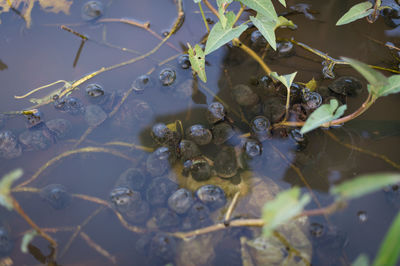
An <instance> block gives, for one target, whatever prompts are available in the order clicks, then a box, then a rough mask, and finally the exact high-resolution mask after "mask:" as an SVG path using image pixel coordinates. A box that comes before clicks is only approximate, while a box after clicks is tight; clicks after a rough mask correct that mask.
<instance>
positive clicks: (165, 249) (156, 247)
mask: <svg viewBox="0 0 400 266" xmlns="http://www.w3.org/2000/svg"><path fill="white" fill-rule="evenodd" d="M176 248H177V243H176V240H175V239H174V238H173V237H172V236H170V235H168V234H165V233H158V234H156V235H155V236H154V237H153V238H152V239H151V241H150V254H151V255H152V256H155V257H156V258H157V259H159V260H160V262H159V263H158V264H161V265H166V264H168V263H170V262H172V261H173V260H174V258H175V253H176Z"/></svg>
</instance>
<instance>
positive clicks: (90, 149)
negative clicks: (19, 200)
mask: <svg viewBox="0 0 400 266" xmlns="http://www.w3.org/2000/svg"><path fill="white" fill-rule="evenodd" d="M92 152H93V153H108V154H112V155H114V156H117V157H120V158H123V159H125V160H128V161H131V162H134V163H136V159H134V158H131V157H129V156H127V155H125V154H123V153H121V152H119V151H115V150H111V149H107V148H102V147H85V148H81V149H77V150H70V151H66V152H63V153H62V154H60V155H58V156H56V157H54V158H52V159H51V160H49V161H48V162H46V163H45V164H44V165H42V166H41V167H40V168H39V170H37V171H36V173H35V174H33V175H32V177H31V178H29V179H28V180H26V181H24V182H22V183H21V184H19V185H17V186H16V188H20V187H23V186H26V185H28V184H29V183H31V182H33V181H34V180H35V179H36V178H38V177H39V175H40V174H41V173H43V171H44V170H46V169H47V168H48V167H49V166H51V165H53V164H54V163H56V162H58V161H59V160H61V159H63V158H65V157H68V156H71V155H74V154H79V153H92Z"/></svg>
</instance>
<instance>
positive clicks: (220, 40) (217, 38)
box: [205, 12, 247, 55]
mask: <svg viewBox="0 0 400 266" xmlns="http://www.w3.org/2000/svg"><path fill="white" fill-rule="evenodd" d="M225 16H226V19H227V21H226V25H225V28H224V27H223V26H222V23H221V21H218V22H217V23H216V24H215V26H214V27H213V28H212V29H211V31H210V34H209V35H208V40H207V43H206V50H205V54H206V55H208V54H210V53H212V52H214V51H215V50H217V49H218V48H220V47H221V46H223V45H224V44H226V43H228V42H230V41H232V39H234V38H238V37H239V36H240V35H241V34H242V33H243V32H244V31H245V30H246V29H247V25H243V24H242V25H240V26H238V27H235V28H233V24H234V23H235V18H236V16H235V14H234V13H233V12H228V13H226V15H225Z"/></svg>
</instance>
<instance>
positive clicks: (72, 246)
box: [0, 0, 399, 265]
mask: <svg viewBox="0 0 400 266" xmlns="http://www.w3.org/2000/svg"><path fill="white" fill-rule="evenodd" d="M300 2H302V1H295V3H300ZM304 2H306V4H310V8H309V9H310V10H314V11H318V12H312V13H306V16H304V15H302V13H301V12H303V11H304V10H303V11H300V13H299V14H298V13H291V14H290V15H289V16H290V19H292V20H293V21H294V22H295V23H296V24H297V25H298V26H299V27H298V29H297V30H296V31H291V30H288V29H286V30H279V31H278V33H277V35H278V36H279V37H285V38H288V37H292V36H293V37H294V38H295V39H296V40H298V41H300V42H304V43H307V44H308V45H310V46H311V47H314V48H316V49H319V50H321V51H326V52H328V53H329V54H330V55H331V56H334V57H337V58H338V57H339V56H349V57H357V58H358V59H360V60H364V61H367V62H369V63H371V64H379V65H382V64H384V63H383V62H391V60H392V59H391V58H390V53H388V52H387V51H386V50H384V48H383V47H382V46H379V45H378V44H376V43H375V42H370V41H368V39H367V38H365V34H368V36H369V37H371V38H373V39H377V40H384V41H393V40H390V39H388V38H389V37H390V36H389V37H385V32H384V31H385V30H388V26H386V24H384V23H383V22H382V21H381V20H378V21H377V22H376V23H375V24H373V25H369V24H368V25H367V23H366V22H365V21H359V22H356V23H353V24H350V25H348V26H344V27H341V28H337V27H335V26H334V21H336V20H337V18H338V17H339V16H340V14H343V13H344V12H345V11H346V10H347V9H348V8H349V7H350V6H351V5H352V4H354V3H355V2H357V1H334V0H331V1H324V2H323V3H322V2H321V1H311V0H309V1H304ZM295 3H290V4H295ZM102 4H103V7H104V15H103V16H102V18H104V19H105V20H104V21H103V22H99V21H97V22H96V20H90V21H86V20H83V19H82V18H81V11H82V5H83V3H81V2H78V1H77V2H74V3H72V5H71V9H70V15H68V16H67V15H64V14H57V15H56V14H51V13H43V11H41V10H40V8H39V7H35V8H34V9H33V11H32V21H33V22H32V27H31V28H30V29H26V24H25V22H24V21H23V20H22V19H21V17H20V16H17V15H15V14H13V13H3V14H2V15H1V16H2V17H1V18H2V25H1V27H2V35H1V36H0V49H1V50H2V51H4V52H3V53H2V58H1V59H2V61H0V70H2V71H0V79H1V81H2V82H1V88H2V91H1V94H2V98H1V99H2V100H1V107H0V112H9V111H15V110H24V109H26V108H28V107H29V106H30V103H29V102H28V101H27V100H26V99H24V100H16V99H14V97H13V96H14V95H23V94H25V93H26V92H27V91H29V90H32V89H33V88H35V87H40V86H43V85H45V84H47V83H49V82H53V81H56V80H66V81H69V82H71V81H73V80H78V79H80V78H81V77H83V76H85V75H86V74H87V73H91V72H93V71H94V70H97V69H100V68H101V67H104V66H111V65H113V64H116V63H119V62H122V61H126V60H128V59H130V58H132V57H134V56H137V55H136V54H137V53H138V54H143V53H145V52H147V51H149V50H150V49H152V48H153V47H155V46H156V45H157V44H158V42H159V40H158V39H157V37H155V36H154V35H161V34H162V32H164V31H165V29H166V28H169V26H170V25H171V24H172V23H173V21H174V18H175V16H176V7H175V4H174V2H173V1H167V2H163V3H160V2H159V1H156V0H152V1H146V2H143V3H142V2H140V1H119V2H115V1H110V2H107V1H104V2H102ZM300 7H306V6H297V8H300ZM158 10H162V12H159V11H158ZM310 10H308V9H307V10H306V11H307V12H309V11H310ZM310 12H311V11H310ZM185 13H186V16H185V22H184V24H183V26H182V28H181V29H180V30H179V31H178V32H177V33H176V34H175V35H174V36H173V37H171V39H169V41H168V43H167V44H166V45H164V46H162V47H161V48H160V50H159V51H158V52H157V53H155V54H153V55H151V56H150V57H148V58H146V59H144V60H141V61H139V62H137V63H135V64H131V65H128V66H125V67H121V68H118V69H115V70H112V71H107V72H104V73H102V74H100V75H97V76H96V77H94V78H93V79H91V80H90V81H87V82H86V83H83V84H82V85H80V86H79V90H76V91H74V92H72V94H71V95H65V96H62V97H58V98H57V97H55V98H54V99H53V100H54V103H51V104H48V105H46V106H43V107H40V112H41V113H40V116H39V115H37V113H25V115H15V114H13V115H0V129H1V130H3V131H2V133H1V134H0V141H1V145H0V146H1V147H0V148H1V149H2V150H1V151H2V153H0V155H1V156H2V157H3V158H1V159H0V175H3V174H5V173H7V172H9V171H11V170H12V169H15V168H17V167H22V168H23V169H24V172H25V175H24V177H23V181H21V182H28V181H27V180H29V178H31V177H33V181H32V182H31V183H30V181H29V184H27V186H28V187H30V188H29V189H25V191H24V192H15V193H14V194H13V195H15V197H16V199H17V200H18V201H19V202H20V204H21V206H22V207H23V209H24V210H25V211H26V212H27V214H28V215H29V216H30V217H31V218H32V219H33V220H34V221H35V222H36V223H37V224H38V225H39V226H41V227H42V228H46V229H47V230H48V232H49V233H51V234H52V235H54V237H55V238H56V239H57V242H58V243H59V250H58V255H57V263H60V264H85V265H86V264H89V265H109V264H110V263H115V262H116V263H117V264H118V265H129V264H132V262H133V263H134V264H154V265H161V264H163V265H164V264H167V263H169V262H174V263H175V264H178V265H179V264H181V265H187V264H190V263H193V265H206V264H207V265H208V264H215V265H220V264H232V265H240V264H243V263H245V262H246V256H250V257H252V260H253V262H255V261H258V262H260V263H261V262H263V263H266V261H265V260H263V257H262V255H265V254H269V255H268V256H266V257H269V258H272V257H273V259H275V263H278V264H279V263H282V261H283V260H285V259H287V258H288V257H290V256H288V252H287V251H284V252H282V251H283V250H285V245H283V244H282V243H283V242H282V241H281V240H280V241H279V240H276V239H275V242H274V241H272V242H263V241H264V240H262V239H257V238H256V236H257V233H258V230H254V229H250V228H231V229H228V230H221V231H218V232H216V233H212V234H206V235H204V236H201V237H198V238H195V239H192V240H190V241H187V242H183V241H182V240H179V239H178V238H174V237H172V236H171V235H170V234H168V232H178V231H190V230H193V229H198V228H201V227H204V226H208V225H211V224H214V223H217V222H223V221H224V216H225V213H226V212H227V207H228V205H229V203H230V201H231V200H232V198H233V197H234V195H235V194H236V193H238V192H240V198H239V203H238V205H237V208H236V209H235V210H234V212H233V213H232V217H233V219H237V218H253V217H258V216H259V215H260V210H261V207H262V206H263V204H264V202H265V201H266V200H269V199H271V198H273V197H274V196H275V195H276V194H277V193H278V191H279V190H280V189H286V188H289V187H291V186H294V185H297V186H300V187H302V189H303V190H304V191H311V192H312V193H314V195H315V197H314V198H313V202H312V203H311V204H310V205H309V206H308V207H309V208H317V207H319V206H326V205H328V204H329V203H331V202H332V198H331V197H330V196H329V195H328V193H327V192H328V191H329V189H330V187H331V185H332V184H335V183H338V182H340V181H343V180H345V179H349V178H352V177H354V176H357V175H359V174H364V173H369V172H378V171H396V170H398V169H396V165H393V164H389V163H388V162H387V160H386V161H385V160H384V159H383V158H382V156H379V154H384V155H386V156H387V157H388V158H392V159H395V158H399V149H398V148H397V147H398V144H399V138H398V129H399V127H398V122H399V121H398V117H397V115H396V114H397V113H398V112H397V111H396V110H398V108H399V107H398V104H397V101H398V97H399V96H398V95H394V96H391V97H387V98H384V99H382V100H381V99H380V100H379V101H378V102H377V103H376V105H374V107H373V108H371V110H370V111H368V112H367V113H366V114H364V115H363V116H362V117H361V118H360V119H357V120H356V121H353V122H351V123H349V124H346V125H344V126H343V127H341V128H337V129H332V130H329V131H328V132H326V131H323V130H317V131H314V132H311V133H309V134H307V136H306V140H304V139H301V136H298V135H296V134H297V133H296V132H295V131H293V132H291V131H287V130H283V129H281V130H274V131H273V132H270V131H263V130H264V128H265V127H268V126H266V125H267V124H268V122H267V121H265V120H263V118H260V117H259V116H265V117H267V118H268V119H269V122H271V123H274V122H276V121H279V120H280V119H282V117H283V115H284V111H285V109H284V103H285V97H286V95H285V93H286V91H285V90H283V89H282V88H275V87H274V86H272V85H271V82H270V81H269V80H268V78H267V77H265V76H264V73H263V72H262V69H261V68H260V67H259V66H258V64H257V63H256V62H255V61H254V60H252V59H251V58H248V56H247V55H246V54H244V53H243V52H242V51H241V50H240V49H237V48H234V47H230V46H226V47H224V48H222V49H220V51H216V52H214V53H212V54H210V55H209V56H207V61H208V63H207V76H208V82H207V84H203V83H201V81H199V80H197V79H196V78H194V77H193V75H192V72H191V70H190V68H188V66H187V58H185V57H184V56H183V57H182V56H180V57H179V55H181V53H177V51H176V50H178V51H179V50H180V49H183V50H184V48H178V47H184V45H185V44H186V43H187V42H190V43H191V44H193V43H196V42H198V41H199V40H200V39H201V37H202V35H204V34H205V33H206V32H205V27H204V25H203V22H202V21H201V16H200V14H199V13H198V7H197V5H194V4H193V3H192V2H191V1H186V2H185ZM94 14H95V15H96V14H97V13H96V12H95V11H94ZM307 14H308V15H307ZM206 15H207V16H208V17H212V15H211V13H206ZM126 17H129V18H135V20H137V21H150V25H151V27H150V28H151V29H152V30H153V31H154V32H153V33H155V34H150V33H149V32H147V31H146V30H145V29H142V28H138V27H133V26H131V25H127V24H123V23H116V22H114V21H113V22H107V20H106V19H108V18H109V19H112V18H126ZM314 18H315V19H314ZM109 21H110V20H109ZM60 24H65V25H67V26H68V27H70V28H71V29H73V30H75V31H77V32H79V33H80V34H82V35H84V36H88V40H87V41H85V45H84V47H83V48H82V45H81V47H80V44H81V41H82V40H81V37H79V36H76V35H74V34H71V33H70V32H67V31H64V30H62V29H60V28H59V26H60ZM346 27H347V28H346ZM256 37H257V33H255V31H254V28H250V29H249V30H248V31H246V32H245V33H244V34H243V35H242V41H243V42H244V43H246V44H248V45H249V46H252V48H253V49H255V50H256V51H257V52H258V53H260V55H262V56H264V57H265V58H266V61H267V63H268V64H269V66H270V67H271V68H272V69H274V71H277V72H278V73H284V74H287V73H291V72H294V71H298V75H297V77H296V81H298V82H304V83H306V82H308V81H309V80H311V78H313V77H314V78H315V79H316V80H317V81H318V82H319V84H320V87H321V88H319V89H318V92H320V93H321V94H323V92H325V93H326V92H327V91H328V92H329V90H328V89H327V87H328V86H329V85H330V84H331V82H332V81H330V80H324V79H323V74H322V72H321V68H322V66H321V64H320V62H319V61H318V58H317V59H316V58H314V59H313V58H312V57H311V55H310V54H308V53H307V52H305V51H304V50H302V49H301V48H300V47H296V46H294V47H293V46H290V45H288V43H284V42H283V43H281V44H279V45H278V47H280V48H279V52H278V53H277V52H272V51H271V50H267V49H265V46H263V45H262V40H261V41H260V40H255V39H254V38H256ZM251 39H253V42H252V41H251ZM260 42H261V45H260ZM121 47H123V48H121ZM78 50H79V51H80V56H79V60H77V57H76V54H77V51H78ZM354 51H357V54H354ZM168 58H170V60H167V61H165V62H164V60H165V59H168ZM315 60H317V61H318V62H315ZM6 63H7V64H6ZM335 74H336V75H337V77H340V76H357V75H356V73H354V72H353V71H352V70H351V69H349V68H338V69H336V72H335ZM160 78H161V80H162V82H160ZM358 78H359V79H360V80H361V81H362V86H363V91H362V92H361V93H360V94H359V95H358V96H356V97H351V96H343V95H341V96H340V95H339V96H338V95H335V97H339V98H340V100H342V101H343V102H346V103H347V104H348V105H349V108H350V110H355V109H356V108H358V106H359V105H360V104H361V103H362V102H363V100H364V98H365V97H366V94H367V93H366V90H365V88H366V85H365V81H364V80H362V79H361V78H360V77H358ZM89 84H91V85H89ZM88 85H89V86H88ZM57 86H58V87H60V86H61V85H60V84H57V85H55V86H53V87H51V88H45V89H44V90H45V91H40V92H37V93H35V94H33V95H32V96H29V97H28V98H30V97H38V98H39V97H43V96H45V95H47V94H49V92H50V91H51V90H54V89H55V88H58V87H57ZM296 90H297V92H298V94H294V95H293V97H292V103H293V104H294V106H293V108H292V112H291V117H292V118H293V119H301V118H302V117H304V116H306V115H307V114H308V112H310V111H312V109H313V107H312V105H309V104H308V105H307V104H304V99H303V98H302V96H301V89H300V87H299V86H297V87H293V91H296ZM58 93H59V92H58ZM53 94H54V93H53ZM53 94H51V96H54V95H53ZM330 96H332V95H323V98H324V99H326V98H328V97H330ZM213 102H219V103H222V105H218V104H214V105H215V106H214V107H216V109H215V110H216V111H215V113H214V114H210V111H209V105H210V104H211V103H213ZM282 106H283V108H282ZM271 110H273V111H271ZM387 110H392V111H391V112H390V113H388V112H387ZM255 118H256V119H255ZM379 119H383V120H384V121H382V120H379ZM176 121H179V122H176ZM371 121H372V122H371ZM154 125H158V126H157V127H156V129H157V131H155V127H154ZM195 125H197V126H196V127H194V128H197V129H200V131H199V132H203V133H201V134H205V137H202V138H196V137H195V135H196V134H200V133H196V134H195V133H194V129H193V127H192V126H195ZM198 125H202V126H203V127H200V126H198ZM207 130H210V131H211V132H212V134H213V139H212V140H211V141H210V140H209V137H207V132H208V131H207ZM189 131H190V134H189ZM250 131H251V132H252V133H251V134H250V135H249V134H248V133H249V132H250ZM196 132H197V131H196ZM204 132H206V133H204ZM158 133H159V134H160V135H157V134H158ZM330 133H331V134H333V135H330ZM249 136H250V137H249ZM154 138H155V139H154ZM182 138H183V139H185V141H184V142H180V140H181V139H182ZM179 142H180V145H178V143H179ZM160 147H161V148H160ZM71 150H73V152H71ZM369 151H372V152H369ZM46 163H47V165H46ZM210 185H211V186H210ZM220 188H222V190H223V193H222V191H221V189H220ZM39 191H41V192H40V193H38V192H39ZM398 194H399V193H398V189H396V187H393V188H388V189H387V190H385V192H382V193H376V194H375V195H371V196H368V197H365V198H363V199H360V200H356V201H354V202H351V203H350V204H349V206H348V208H347V209H345V210H344V211H342V212H340V213H336V214H333V215H332V216H330V217H328V218H325V217H312V218H310V219H309V220H308V221H307V222H306V223H303V224H300V225H299V224H294V225H293V224H292V225H288V227H287V228H285V229H284V230H282V231H281V232H280V233H281V234H282V236H283V238H285V239H286V240H288V241H289V242H292V241H291V240H293V238H296V237H297V239H303V241H300V242H301V243H300V244H299V243H295V244H296V245H297V244H299V245H298V246H296V245H295V247H296V248H298V249H299V250H300V251H301V252H303V253H302V254H303V257H301V256H300V257H297V259H299V260H302V259H304V258H307V256H309V255H310V253H311V252H310V250H311V246H312V247H313V252H312V254H313V255H312V258H309V259H311V261H312V264H313V265H345V264H348V263H349V262H351V261H353V260H354V258H355V257H356V256H357V255H358V254H359V253H361V252H365V253H367V254H369V256H370V258H372V257H373V256H374V255H375V254H376V251H377V247H378V245H379V242H380V240H381V238H382V236H383V234H384V233H385V232H386V230H387V228H388V226H389V224H390V221H391V219H392V216H393V215H394V214H395V212H396V211H397V210H398V208H399V204H398V198H399V197H398ZM49 203H50V204H49ZM98 205H100V206H98ZM101 206H103V207H104V208H99V207H101ZM108 207H110V208H108ZM116 213H117V215H116ZM118 213H119V215H118ZM0 217H1V219H0V222H1V226H2V227H1V230H2V231H0V233H4V235H5V236H7V237H5V238H4V239H5V240H7V239H10V240H11V241H12V242H13V248H12V251H11V252H9V251H7V250H6V251H5V252H4V254H5V255H9V256H10V258H11V259H12V260H13V261H14V263H15V265H21V264H35V263H38V262H40V263H48V262H49V260H50V258H51V256H49V253H50V252H51V251H50V250H49V249H48V245H47V243H46V242H45V241H44V240H43V239H41V238H36V239H35V240H34V242H33V243H32V245H30V246H29V247H28V248H29V254H26V255H25V254H22V253H21V252H20V249H19V245H20V242H21V236H22V234H23V232H25V231H26V230H28V227H27V225H26V223H25V222H24V221H23V220H22V219H21V218H20V217H17V216H16V215H15V213H10V212H7V211H6V210H5V209H0ZM78 225H79V227H77V226H78ZM144 231H146V232H145V233H144ZM253 238H254V239H253ZM2 239H3V238H2ZM277 239H278V238H277ZM307 239H308V240H307ZM309 241H311V242H309ZM257 245H264V246H265V245H270V247H271V249H269V250H267V252H271V253H256V252H255V251H254V247H256V246H257ZM258 247H259V246H258ZM286 248H287V247H286ZM264 249H265V248H264ZM271 250H272V251H271ZM264 251H265V250H264ZM0 255H3V254H2V250H0ZM272 255H274V256H272ZM275 255H276V256H275ZM267 262H268V263H272V260H268V261H267Z"/></svg>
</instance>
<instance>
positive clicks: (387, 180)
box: [331, 173, 400, 265]
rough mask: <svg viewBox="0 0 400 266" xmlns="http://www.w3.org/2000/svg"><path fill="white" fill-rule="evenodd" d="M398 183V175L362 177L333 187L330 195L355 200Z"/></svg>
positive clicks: (399, 176)
mask: <svg viewBox="0 0 400 266" xmlns="http://www.w3.org/2000/svg"><path fill="white" fill-rule="evenodd" d="M399 182H400V174H382V173H378V174H370V175H364V176H360V177H357V178H355V179H352V180H350V181H346V182H344V183H342V184H340V185H337V186H335V187H333V188H332V189H331V194H333V195H336V196H337V197H338V198H341V199H345V200H348V199H355V198H359V197H362V196H364V195H366V194H368V193H371V192H375V191H377V190H380V189H382V188H384V187H386V186H389V185H393V184H396V183H399ZM399 239H400V238H399ZM382 265H383V264H382Z"/></svg>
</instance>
